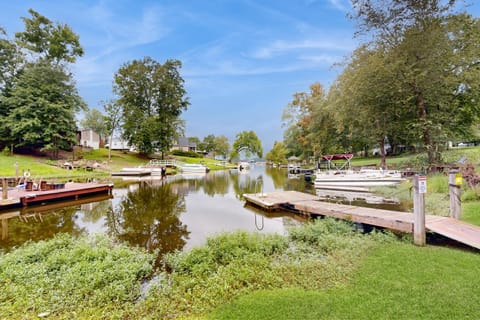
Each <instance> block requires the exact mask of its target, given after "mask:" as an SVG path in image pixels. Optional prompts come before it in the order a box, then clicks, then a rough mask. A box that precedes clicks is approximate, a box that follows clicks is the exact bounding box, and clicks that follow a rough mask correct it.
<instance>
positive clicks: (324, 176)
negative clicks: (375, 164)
mask: <svg viewBox="0 0 480 320" xmlns="http://www.w3.org/2000/svg"><path fill="white" fill-rule="evenodd" d="M404 180H405V179H403V178H402V177H401V174H400V173H399V172H392V171H389V172H385V171H380V170H377V171H373V170H368V171H359V172H354V171H352V172H347V173H337V172H332V173H321V172H320V173H317V174H316V178H315V181H314V185H315V188H317V189H335V188H338V187H342V188H345V187H366V188H368V187H377V186H395V185H397V184H400V183H401V182H402V181H404Z"/></svg>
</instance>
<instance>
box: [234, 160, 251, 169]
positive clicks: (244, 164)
mask: <svg viewBox="0 0 480 320" xmlns="http://www.w3.org/2000/svg"><path fill="white" fill-rule="evenodd" d="M237 168H238V171H243V170H250V163H248V162H246V161H241V162H239V163H238V167H237Z"/></svg>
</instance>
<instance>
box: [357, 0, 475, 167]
mask: <svg viewBox="0 0 480 320" xmlns="http://www.w3.org/2000/svg"><path fill="white" fill-rule="evenodd" d="M457 2H458V1H455V0H451V1H440V0H426V1H411V0H398V1H367V0H354V1H353V4H354V8H355V13H354V14H353V15H352V16H353V17H354V18H355V19H357V21H358V22H359V25H360V32H361V33H364V34H369V35H374V39H373V41H372V42H371V43H370V45H372V46H376V47H381V48H383V50H385V63H386V64H389V65H391V66H392V69H391V70H390V71H391V72H392V74H393V75H394V77H393V79H395V81H396V83H395V85H394V87H395V88H396V89H397V90H398V91H397V94H398V97H397V98H398V101H400V102H401V103H402V105H403V106H402V107H403V108H406V109H409V112H408V113H414V114H415V115H416V117H415V118H412V119H411V121H409V122H408V123H406V124H405V123H404V124H405V126H406V127H407V128H408V129H409V130H410V132H411V133H412V134H415V135H416V140H417V141H421V142H422V143H423V146H424V147H425V149H426V151H427V154H428V159H429V162H430V163H432V162H434V161H436V160H438V159H439V157H440V151H441V146H442V145H444V144H445V142H446V141H447V140H448V139H450V138H451V137H452V136H453V135H456V134H458V133H459V132H462V131H464V132H467V131H469V130H470V128H471V127H472V123H473V122H475V121H477V120H478V114H479V112H478V103H477V102H476V101H478V92H479V90H478V89H479V82H480V77H479V68H478V57H479V56H480V46H479V45H478V43H479V34H480V26H479V21H478V19H476V18H473V17H471V16H470V15H467V14H454V13H453V11H454V9H455V5H456V3H457ZM387 85H388V86H392V84H391V83H388V84H387ZM381 91H382V92H385V90H381Z"/></svg>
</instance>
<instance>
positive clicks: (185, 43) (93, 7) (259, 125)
mask: <svg viewBox="0 0 480 320" xmlns="http://www.w3.org/2000/svg"><path fill="white" fill-rule="evenodd" d="M0 5H1V6H0V8H1V10H0V26H1V27H3V28H4V29H6V31H7V34H8V35H9V36H10V37H13V36H14V33H15V32H18V31H23V30H24V25H23V21H22V20H21V17H30V15H29V14H28V9H29V8H32V9H34V10H35V11H37V12H39V13H40V14H42V15H44V16H45V17H47V18H48V19H50V20H52V21H54V22H58V23H63V24H67V25H69V26H70V27H71V28H72V29H73V31H74V32H75V33H77V34H78V35H79V36H80V43H81V45H82V47H83V48H84V51H85V54H84V56H83V57H80V58H78V59H77V62H76V63H75V64H74V65H73V66H72V67H71V70H72V71H73V73H74V77H75V80H76V83H77V88H78V90H79V93H80V95H81V96H82V97H83V99H84V100H85V101H86V102H87V104H88V106H89V108H97V109H99V110H100V111H103V109H102V108H101V101H106V100H109V99H111V98H113V97H114V96H113V94H112V82H113V75H114V74H115V72H116V71H118V69H119V68H120V67H121V66H122V65H123V64H125V63H128V62H130V61H132V60H135V59H143V58H144V57H151V58H153V59H154V60H156V61H157V62H159V63H164V62H165V61H166V60H167V59H177V60H180V61H181V62H182V68H181V69H180V74H181V76H182V77H183V79H184V80H185V89H186V91H187V97H188V98H189V101H190V106H189V107H188V110H187V111H185V112H184V113H183V114H182V116H181V117H182V118H183V119H184V120H185V122H186V130H185V131H186V132H185V134H186V136H189V137H191V136H195V137H198V138H200V139H201V140H202V139H203V138H204V137H205V136H206V135H209V134H213V135H215V136H219V135H225V136H227V137H228V138H229V139H230V143H233V141H234V139H235V136H236V134H238V133H239V132H241V131H244V130H253V131H254V132H255V133H256V134H257V136H258V137H259V139H260V140H261V141H262V145H263V149H264V153H266V152H268V151H269V150H270V149H271V148H272V146H273V143H274V141H281V140H282V139H283V131H284V128H282V120H281V118H282V112H283V110H284V109H285V107H286V106H287V105H288V103H289V102H290V101H291V100H292V98H293V94H294V93H296V92H302V91H308V90H309V86H310V85H311V84H313V83H315V82H320V83H321V84H322V85H323V86H324V87H326V88H328V87H329V86H330V85H331V83H332V82H333V81H334V80H335V78H336V77H337V76H338V74H339V73H340V72H341V70H340V69H339V67H335V64H336V63H339V62H342V61H343V60H344V59H345V58H346V57H348V55H349V54H350V53H351V52H352V51H353V50H354V49H355V48H356V47H357V45H358V43H359V42H360V40H359V39H357V38H355V37H354V32H355V23H354V22H353V21H351V20H349V19H348V18H347V17H346V16H347V13H348V12H349V11H350V9H351V5H350V1H349V0H294V1H292V0H204V1H200V0H156V1H155V0H149V1H147V0H78V1H64V0H62V1H58V0H43V1H42V0H15V1H11V0H9V1H6V0H0ZM468 11H469V12H470V13H472V14H473V15H474V16H477V17H478V16H480V4H474V5H473V6H471V7H469V8H468ZM80 117H81V116H80Z"/></svg>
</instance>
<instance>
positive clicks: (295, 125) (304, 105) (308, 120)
mask: <svg viewBox="0 0 480 320" xmlns="http://www.w3.org/2000/svg"><path fill="white" fill-rule="evenodd" d="M324 97H325V92H324V89H323V87H322V85H321V84H320V83H318V82H317V83H314V84H312V85H311V86H310V92H297V93H295V94H294V95H293V100H292V101H291V102H290V103H289V104H288V105H287V107H286V108H285V109H284V111H283V114H282V122H283V124H282V126H283V127H286V128H287V130H286V131H285V133H284V140H285V142H286V147H287V148H288V149H289V154H291V155H296V156H300V155H302V156H303V157H305V158H307V157H309V156H312V155H313V149H314V146H313V144H314V142H315V140H316V139H315V137H312V136H311V135H309V133H310V127H311V126H312V116H313V111H314V108H315V104H316V103H318V101H321V100H323V99H324Z"/></svg>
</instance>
